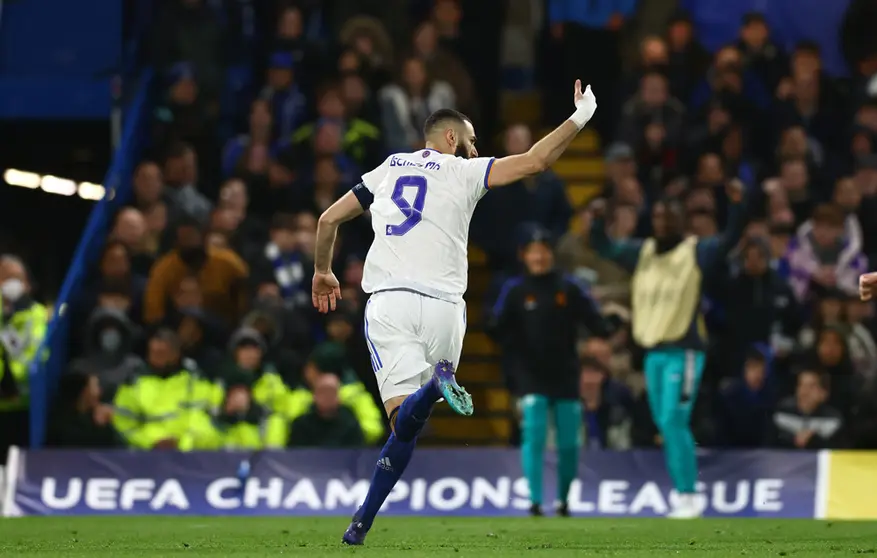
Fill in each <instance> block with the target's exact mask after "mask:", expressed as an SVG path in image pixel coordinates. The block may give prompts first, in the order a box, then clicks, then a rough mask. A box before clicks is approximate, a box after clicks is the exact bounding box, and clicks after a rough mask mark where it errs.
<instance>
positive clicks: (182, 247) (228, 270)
mask: <svg viewBox="0 0 877 558" xmlns="http://www.w3.org/2000/svg"><path fill="white" fill-rule="evenodd" d="M176 233H177V234H176V247H175V248H174V249H173V250H171V251H170V252H168V253H167V254H165V255H164V256H163V257H162V258H160V259H159V260H158V261H157V262H156V263H155V266H154V267H153V268H152V272H151V273H150V275H149V281H148V283H147V286H146V294H145V297H144V302H143V306H144V312H143V319H144V322H146V323H147V324H154V323H157V322H159V321H161V320H162V319H164V317H165V316H166V315H167V313H168V309H169V307H170V304H171V301H172V298H173V293H174V292H175V290H176V289H177V287H178V286H179V284H180V282H181V281H183V279H185V278H186V277H189V276H193V275H194V276H196V277H197V278H198V284H199V286H200V288H201V293H202V296H203V300H204V302H203V303H204V309H205V310H206V311H208V312H211V313H213V314H215V315H216V316H217V317H218V318H219V319H221V320H222V321H223V322H224V323H225V324H226V325H229V326H230V325H231V324H234V323H236V322H237V320H239V319H240V318H241V317H243V315H244V312H245V311H246V309H247V305H248V302H249V301H248V299H247V289H246V279H247V276H248V275H249V270H248V268H247V264H245V263H244V261H243V260H241V259H240V257H239V256H238V255H237V254H235V253H234V252H232V251H231V250H228V249H224V248H214V247H207V246H205V239H204V233H203V232H202V230H201V226H200V223H199V222H198V221H197V220H196V219H193V218H186V219H184V220H181V221H180V223H179V225H178V226H177V228H176Z"/></svg>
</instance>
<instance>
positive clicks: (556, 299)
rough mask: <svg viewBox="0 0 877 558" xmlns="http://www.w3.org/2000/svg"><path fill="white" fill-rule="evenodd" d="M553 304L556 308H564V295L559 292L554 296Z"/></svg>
mask: <svg viewBox="0 0 877 558" xmlns="http://www.w3.org/2000/svg"><path fill="white" fill-rule="evenodd" d="M554 302H555V303H556V304H557V305H558V306H561V307H563V306H566V293H565V292H563V291H561V292H559V293H557V294H556V295H554Z"/></svg>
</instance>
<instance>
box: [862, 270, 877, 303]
mask: <svg viewBox="0 0 877 558" xmlns="http://www.w3.org/2000/svg"><path fill="white" fill-rule="evenodd" d="M875 291H877V271H874V272H871V273H865V274H863V275H859V298H861V299H862V300H864V301H868V300H871V299H872V298H873V297H874V292H875Z"/></svg>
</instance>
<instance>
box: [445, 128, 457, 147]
mask: <svg viewBox="0 0 877 558" xmlns="http://www.w3.org/2000/svg"><path fill="white" fill-rule="evenodd" d="M445 138H446V139H447V140H448V146H449V147H450V148H451V149H457V133H456V132H455V131H454V129H453V128H448V130H447V131H446V132H445Z"/></svg>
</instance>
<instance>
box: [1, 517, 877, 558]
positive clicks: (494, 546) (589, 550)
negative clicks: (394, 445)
mask: <svg viewBox="0 0 877 558" xmlns="http://www.w3.org/2000/svg"><path fill="white" fill-rule="evenodd" d="M346 526H347V521H346V520H345V519H344V518H340V517H339V518H301V517H299V518H292V517H290V518H237V517H234V518H232V517H224V518H200V517H195V518H190V517H186V518H176V517H124V518H118V517H106V518H94V517H91V518H85V517H81V518H64V517H55V518H23V519H7V520H0V556H3V557H5V556H31V557H32V556H45V557H49V556H51V557H74V556H81V557H113V558H125V557H135V556H136V557H152V556H156V557H157V556H186V557H192V558H194V557H200V556H216V557H219V556H222V557H244V556H246V557H251V558H262V557H266V556H290V555H293V556H306V557H308V558H321V557H323V556H348V557H356V558H363V557H368V556H375V557H381V558H389V557H394V556H430V557H433V556H455V557H462V556H475V557H477V558H485V557H488V556H496V557H503V558H510V557H517V556H527V557H530V556H556V557H564V556H570V557H572V556H577V557H578V556H624V557H633V556H637V557H639V556H642V557H649V558H659V557H662V556H710V557H720V556H721V557H724V556H788V557H790V558H798V557H803V556H812V557H827V556H855V555H865V554H877V523H872V522H841V521H836V522H832V521H809V520H767V519H702V520H694V521H674V520H664V519H561V518H553V517H545V518H537V519H530V518H514V519H508V518H426V517H423V518H401V517H379V518H378V522H377V523H376V525H375V527H374V528H373V529H372V532H371V533H370V534H369V537H368V540H367V541H366V546H364V547H356V548H349V547H343V546H341V544H340V542H339V541H340V540H341V534H342V532H343V531H344V529H345V527H346Z"/></svg>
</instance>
